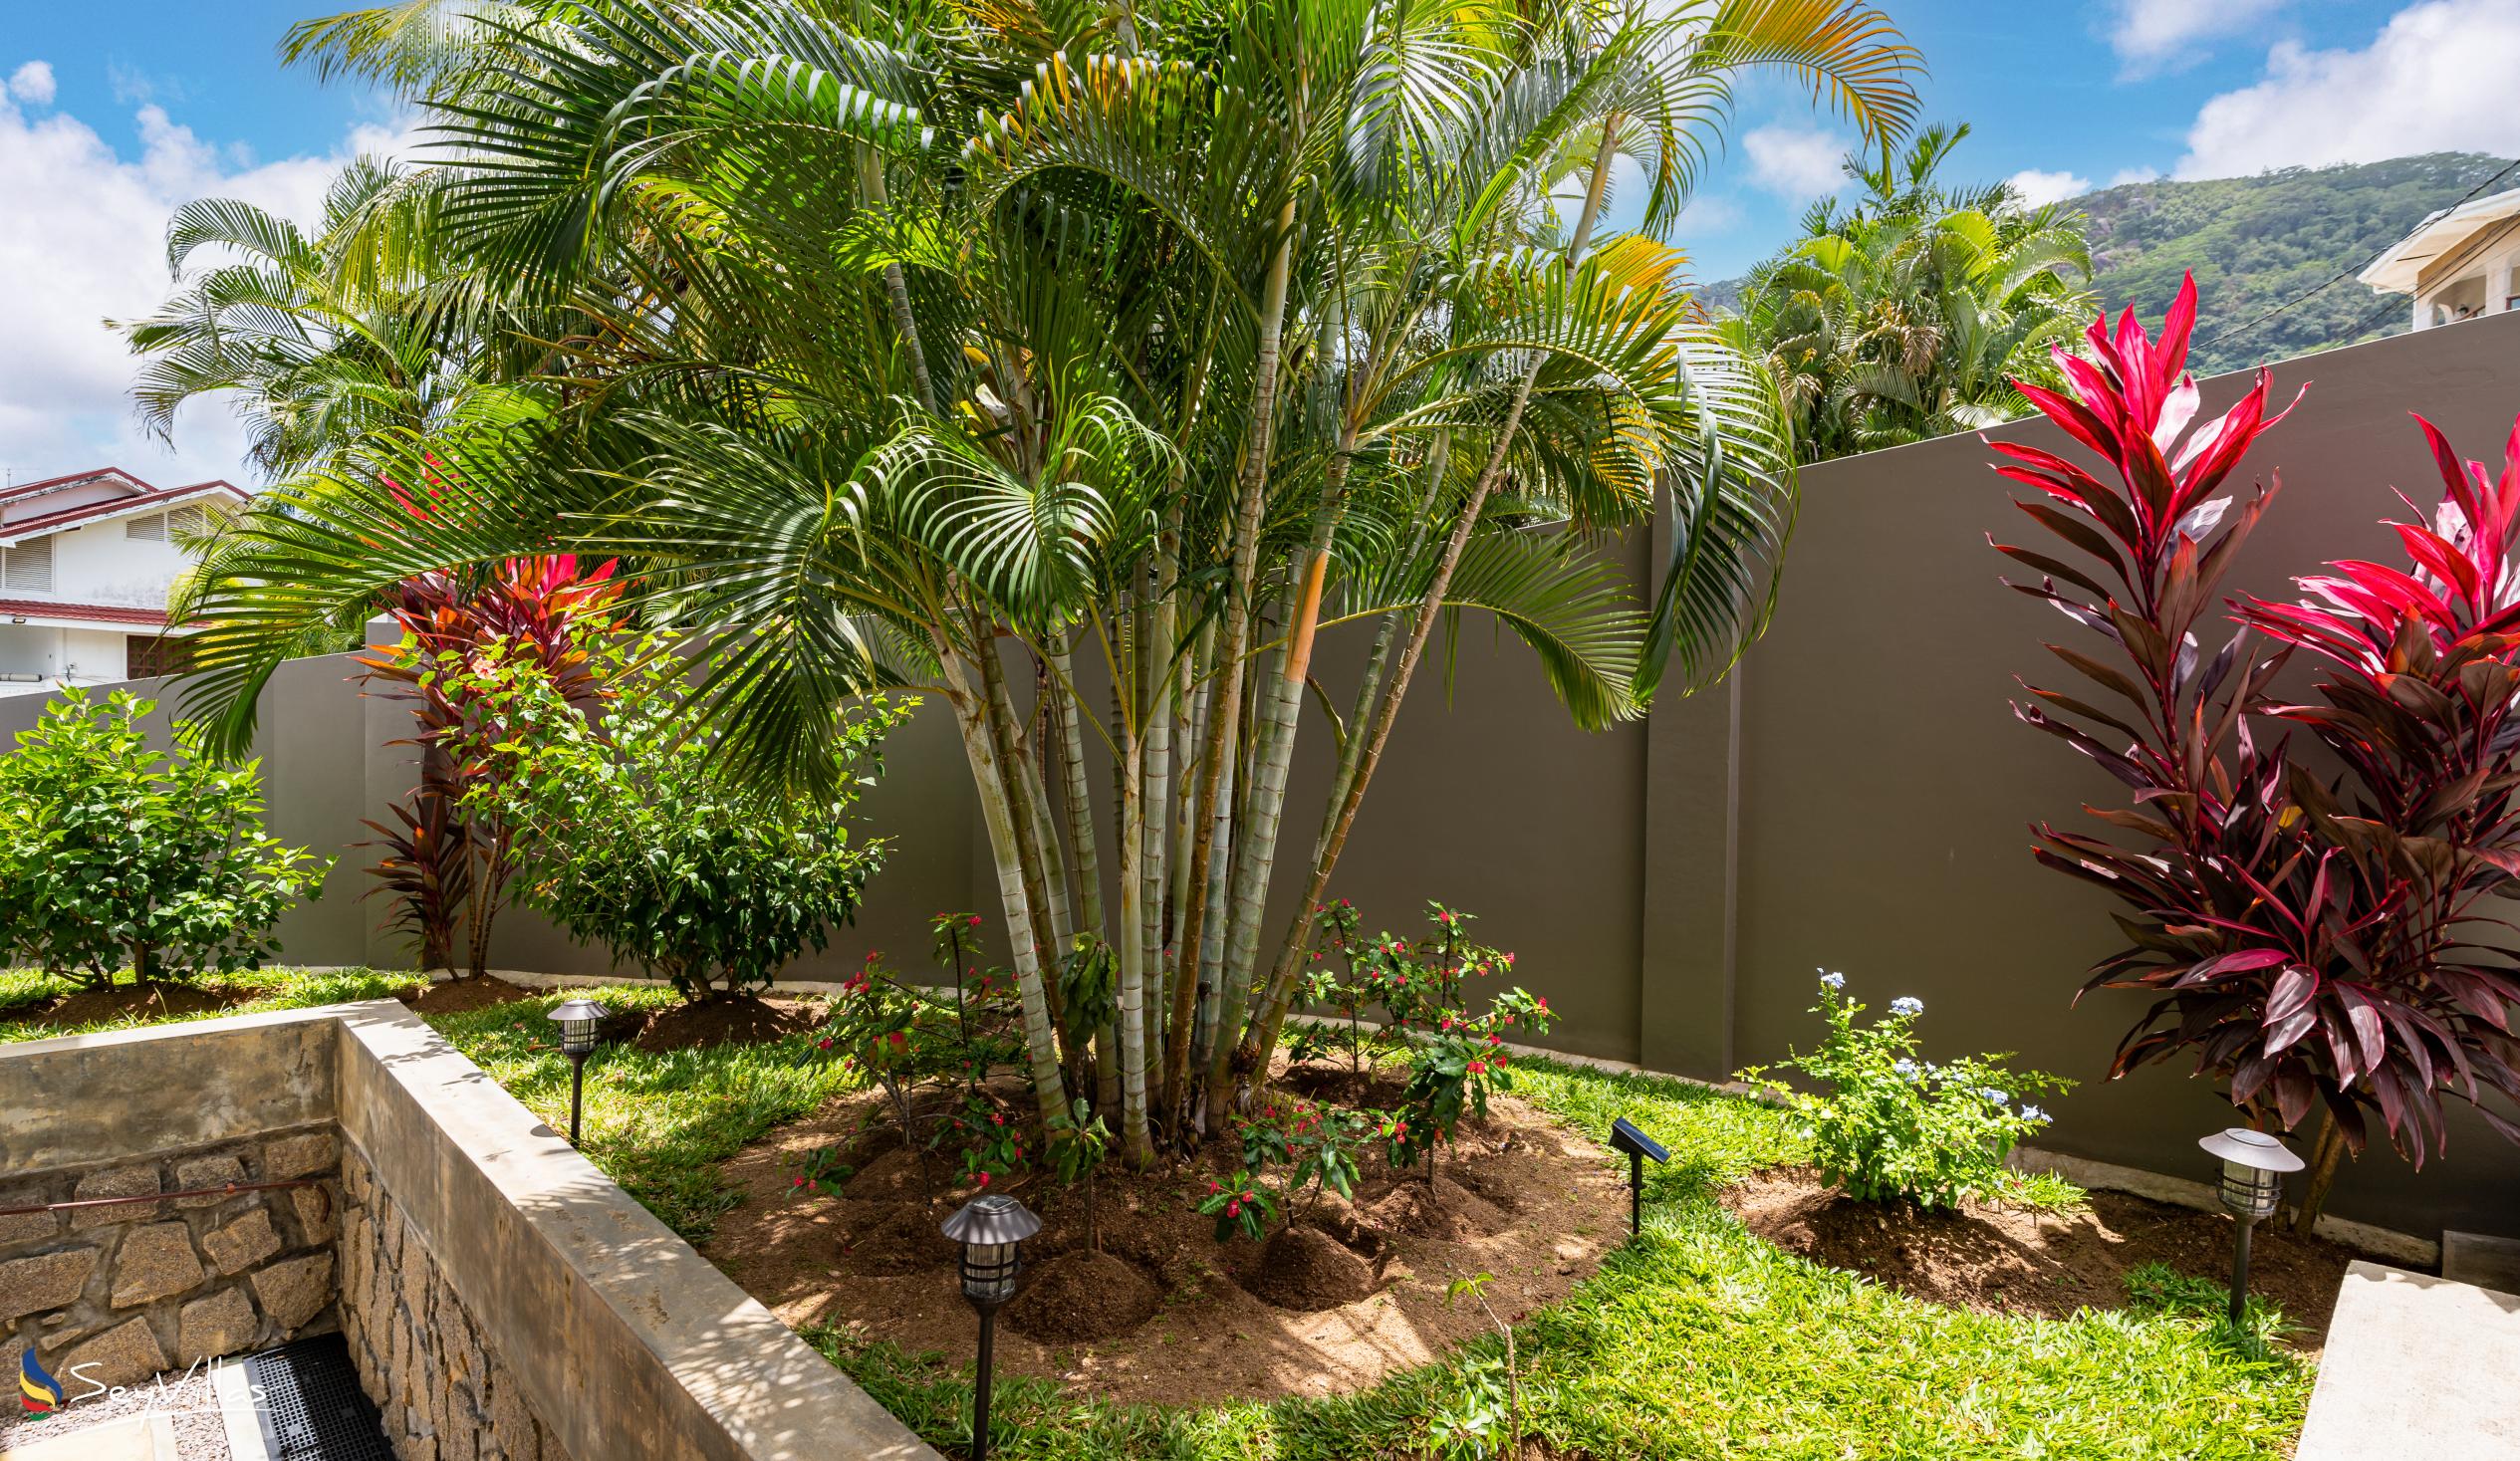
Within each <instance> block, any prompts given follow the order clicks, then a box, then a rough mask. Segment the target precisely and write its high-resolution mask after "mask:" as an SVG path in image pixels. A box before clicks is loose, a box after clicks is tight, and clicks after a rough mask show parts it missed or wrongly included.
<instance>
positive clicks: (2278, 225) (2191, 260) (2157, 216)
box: [2068, 152, 2520, 373]
mask: <svg viewBox="0 0 2520 1461" xmlns="http://www.w3.org/2000/svg"><path fill="white" fill-rule="evenodd" d="M2505 165H2506V160H2505V159H2503V158H2499V157H2484V156H2478V155H2476V154H2474V153H2466V152H2434V153H2430V154H2428V155H2425V156H2421V157H2394V158H2391V159H2390V160H2389V161H2386V162H2367V163H2364V164H2361V165H2359V166H2352V167H2320V168H2307V167H2294V168H2287V169H2285V170H2283V171H2280V172H2268V173H2262V174H2260V175H2258V176H2256V177H2221V178H2213V179H2210V180H2207V181H2202V182H2140V183H2130V184H2127V185H2126V186H2123V187H2113V188H2109V189H2106V190H2105V191H2102V192H2096V193H2092V194H2089V195H2087V196H2084V197H2080V198H2076V199H2075V200H2073V202H2072V203H2070V204H2069V205H2068V206H2069V207H2072V208H2075V209H2079V210H2080V211H2081V212H2082V213H2083V214H2084V215H2085V219H2086V221H2085V223H2084V229H2083V234H2084V239H2085V241H2086V242H2088V243H2089V244H2090V246H2091V251H2092V267H2093V270H2094V273H2095V277H2094V280H2093V283H2094V286H2095V288H2096V289H2097V291H2098V293H2099V295H2100V297H2101V299H2102V300H2104V301H2106V302H2108V303H2109V304H2110V305H2112V306H2113V307H2115V306H2121V305H2126V304H2133V305H2134V306H2135V307H2136V308H2137V309H2138V310H2139V311H2141V312H2142V313H2143V314H2145V315H2147V316H2150V317H2153V318H2158V316H2159V314H2160V312H2161V311H2162V310H2163V309H2165V308H2167V307H2168V305H2169V302H2170V297H2171V296H2172V295H2173V294H2175V293H2177V291H2178V280H2179V275H2180V273H2181V272H2182V271H2187V270H2193V271H2194V272H2195V275H2196V288H2197V292H2198V294H2199V295H2200V296H2201V298H2202V301H2203V306H2204V311H2205V321H2206V323H2204V324H2201V325H2200V326H2199V327H2198V329H2197V340H2198V343H2199V349H2197V350H2196V352H2195V354H2194V355H2193V356H2192V357H2191V361H2192V364H2193V365H2194V367H2195V369H2196V370H2197V371H2198V372H2199V373H2211V372H2213V371H2216V370H2236V369H2239V368H2241V367H2243V366H2246V365H2256V364H2258V363H2259V362H2261V361H2279V360H2284V359H2286V358H2288V357H2291V356H2299V355H2308V354H2309V353H2310V352H2312V351H2319V350H2329V349H2333V348H2334V347H2336V346H2340V345H2352V344H2353V343H2355V342H2356V341H2361V340H2376V339H2378V338H2380V337H2381V336H2384V335H2395V334H2397V333H2398V332H2400V331H2402V330H2404V329H2405V328H2406V319H2407V311H2408V305H2407V302H2406V299H2405V297H2404V296H2402V295H2393V296H2389V297H2387V298H2384V297H2382V296H2380V295H2376V294H2374V293H2372V292H2371V290H2370V289H2368V288H2366V287H2365V286H2363V285H2362V284H2359V283H2357V282H2355V281H2354V280H2351V279H2349V280H2346V281H2345V282H2343V283H2341V284H2338V285H2335V286H2333V287H2332V288H2329V289H2324V290H2320V292H2319V293H2318V295H2317V296H2316V297H2314V298H2312V299H2310V300H2307V301H2305V302H2303V303H2302V304H2299V305H2297V306H2294V307H2293V308H2291V309H2288V310H2285V311H2284V312H2283V313H2282V314H2280V315H2277V316H2275V317H2274V318H2272V319H2268V320H2264V321H2259V322H2258V323H2256V324H2254V325H2248V324H2246V322H2249V321H2252V320H2256V318H2257V317H2258V316H2260V315H2262V314H2264V313H2265V312H2266V311H2268V310H2271V309H2274V308H2275V307H2276V306H2278V305H2280V304H2282V303H2284V302H2285V301H2287V300H2290V299H2292V298H2294V297H2295V296H2297V295H2299V294H2301V293H2302V292H2303V291H2305V290H2309V289H2314V288H2316V287H2317V286H2319V285H2320V284H2323V283H2325V282H2326V281H2327V280H2329V279H2332V278H2334V277H2335V276H2336V275H2337V274H2338V273H2340V272H2342V271H2345V270H2348V269H2360V268H2361V267H2362V265H2363V264H2364V262H2365V261H2366V260H2368V259H2370V258H2371V257H2372V255H2373V254H2375V253H2378V252H2379V251H2380V250H2381V249H2383V248H2385V247H2387V246H2388V245H2389V244H2391V243H2394V242H2395V241H2396V240H2397V239H2399V238H2401V237H2403V236H2404V235H2405V234H2406V233H2407V232H2408V231H2409V230H2411V229H2412V228H2413V227H2414V226H2415V225H2416V224H2417V223H2419V222H2421V221H2422V220H2423V218H2424V215H2426V214H2428V213H2431V212H2432V211H2434V210H2435V209H2439V208H2446V207H2448V206H2450V205H2451V204H2452V203H2454V202H2456V201H2458V199H2459V198H2460V196H2461V195H2463V194H2464V193H2466V192H2467V190H2468V189H2470V188H2472V187H2475V186H2476V185H2477V184H2479V183H2481V182H2483V181H2485V180H2486V179H2487V178H2489V177H2492V176H2493V175H2494V174H2495V173H2496V172H2499V171H2501V170H2502V169H2503V167H2504V166H2505ZM2515 185H2520V174H2514V176H2513V177H2511V178H2506V179H2504V180H2503V182H2502V183H2500V184H2498V185H2497V186H2499V187H2509V186H2515ZM2244 326H2245V328H2242V327H2244Z"/></svg>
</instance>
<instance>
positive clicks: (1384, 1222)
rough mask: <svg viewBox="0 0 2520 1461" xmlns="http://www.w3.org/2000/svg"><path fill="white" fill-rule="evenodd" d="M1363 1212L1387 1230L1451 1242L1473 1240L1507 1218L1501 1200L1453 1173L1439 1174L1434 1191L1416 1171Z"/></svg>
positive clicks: (1371, 1221)
mask: <svg viewBox="0 0 2520 1461" xmlns="http://www.w3.org/2000/svg"><path fill="white" fill-rule="evenodd" d="M1445 1165H1446V1166H1457V1165H1459V1162H1458V1161H1457V1160H1455V1161H1447V1162H1446V1163H1445ZM1496 1180H1497V1181H1500V1182H1501V1181H1504V1180H1507V1176H1506V1175H1505V1174H1502V1173H1500V1174H1499V1175H1498V1176H1497V1178H1496ZM1363 1215H1364V1217H1365V1220H1366V1221H1367V1222H1368V1223H1370V1224H1372V1225H1373V1226H1375V1227H1377V1228H1381V1229H1382V1230H1383V1231H1385V1232H1386V1233H1406V1234H1408V1235H1409V1236H1410V1237H1414V1238H1433V1239H1436V1240H1438V1241H1441V1242H1447V1243H1465V1242H1469V1241H1471V1240H1473V1239H1475V1238H1476V1237H1477V1236H1478V1235H1479V1234H1481V1233H1488V1232H1494V1231H1495V1230H1496V1229H1497V1228H1498V1227H1500V1226H1502V1225H1504V1223H1505V1221H1506V1219H1505V1214H1504V1213H1503V1212H1502V1211H1500V1210H1499V1209H1498V1206H1497V1204H1495V1203H1492V1202H1490V1201H1488V1200H1487V1199H1486V1198H1484V1197H1481V1196H1479V1195H1478V1194H1477V1193H1475V1192H1472V1191H1470V1190H1469V1189H1468V1188H1466V1187H1463V1186H1462V1185H1461V1184H1460V1183H1458V1182H1456V1181H1454V1180H1452V1179H1451V1178H1450V1177H1437V1178H1436V1179H1435V1182H1434V1187H1433V1189H1432V1190H1431V1191H1430V1190H1428V1188H1427V1185H1426V1183H1425V1182H1423V1181H1421V1180H1419V1178H1418V1175H1417V1174H1416V1173H1414V1172H1411V1173H1410V1174H1409V1175H1408V1176H1407V1177H1405V1178H1404V1179H1402V1180H1401V1181H1400V1182H1399V1183H1398V1184H1396V1185H1395V1186H1393V1187H1392V1188H1391V1190H1390V1191H1389V1192H1386V1193H1385V1194H1384V1195H1383V1196H1382V1197H1380V1198H1378V1199H1376V1200H1375V1201H1373V1202H1370V1203H1367V1204H1366V1205H1365V1207H1364V1209H1363Z"/></svg>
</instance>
